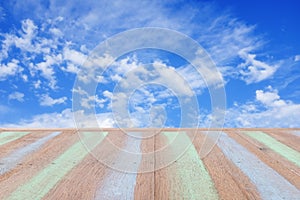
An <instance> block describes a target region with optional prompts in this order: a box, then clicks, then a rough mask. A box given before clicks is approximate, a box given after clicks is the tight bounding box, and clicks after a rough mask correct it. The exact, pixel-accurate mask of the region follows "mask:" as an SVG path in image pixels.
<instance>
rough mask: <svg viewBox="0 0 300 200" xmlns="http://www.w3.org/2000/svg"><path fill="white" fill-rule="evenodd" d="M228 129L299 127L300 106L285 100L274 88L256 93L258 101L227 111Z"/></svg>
mask: <svg viewBox="0 0 300 200" xmlns="http://www.w3.org/2000/svg"><path fill="white" fill-rule="evenodd" d="M226 112H227V116H226V118H227V121H226V126H227V127H299V124H300V118H299V117H298V116H297V115H298V113H299V112H300V104H296V103H293V102H292V101H289V100H283V99H281V98H280V96H279V95H278V91H277V90H275V89H273V88H272V87H270V86H269V87H268V88H267V89H266V90H257V91H256V101H249V102H247V103H246V104H242V105H239V104H236V105H235V106H234V107H232V108H230V109H228V110H227V111H226Z"/></svg>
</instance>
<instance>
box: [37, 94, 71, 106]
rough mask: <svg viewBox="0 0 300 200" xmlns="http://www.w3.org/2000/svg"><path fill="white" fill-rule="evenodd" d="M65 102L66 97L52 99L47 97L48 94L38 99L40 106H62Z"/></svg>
mask: <svg viewBox="0 0 300 200" xmlns="http://www.w3.org/2000/svg"><path fill="white" fill-rule="evenodd" d="M66 101H67V97H60V98H57V99H54V98H52V97H50V96H49V94H44V95H42V96H41V97H40V105H41V106H53V105H56V104H63V103H65V102H66Z"/></svg>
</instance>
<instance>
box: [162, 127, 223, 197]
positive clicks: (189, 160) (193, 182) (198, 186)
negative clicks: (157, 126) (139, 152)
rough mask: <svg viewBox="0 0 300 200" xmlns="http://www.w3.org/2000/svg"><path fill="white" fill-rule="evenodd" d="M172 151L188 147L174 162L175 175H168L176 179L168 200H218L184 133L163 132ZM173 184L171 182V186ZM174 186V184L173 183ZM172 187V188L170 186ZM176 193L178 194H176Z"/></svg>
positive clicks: (202, 165)
mask: <svg viewBox="0 0 300 200" xmlns="http://www.w3.org/2000/svg"><path fill="white" fill-rule="evenodd" d="M163 134H164V135H165V136H166V137H167V138H168V142H169V144H170V145H172V146H171V148H172V149H173V150H174V151H177V150H178V149H180V147H183V148H182V149H184V147H187V146H189V148H188V149H187V150H186V152H185V153H184V154H183V155H182V156H181V157H180V158H179V159H178V160H177V161H176V164H175V163H173V164H175V166H176V173H175V174H168V176H170V177H172V180H174V176H175V179H177V181H176V182H177V185H176V186H175V185H174V187H173V188H172V189H171V190H170V194H169V195H170V199H174V198H178V196H180V197H181V198H182V199H195V200H198V199H207V200H210V199H211V200H215V199H218V193H217V190H216V188H215V186H214V183H213V181H212V179H211V177H210V175H209V173H208V172H207V170H206V168H205V166H204V164H203V162H202V161H201V159H200V157H199V155H198V153H197V150H196V149H195V147H194V145H193V144H192V142H191V140H190V138H189V137H188V136H187V135H186V133H184V132H183V133H178V132H163ZM170 167H172V165H171V166H170ZM172 184H173V183H172V182H171V185H172ZM175 184H176V183H175ZM171 187H172V186H171ZM178 192H179V193H180V194H178Z"/></svg>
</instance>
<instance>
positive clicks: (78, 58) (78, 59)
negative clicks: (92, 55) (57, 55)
mask: <svg viewBox="0 0 300 200" xmlns="http://www.w3.org/2000/svg"><path fill="white" fill-rule="evenodd" d="M63 56H64V59H65V60H69V61H71V62H72V63H73V64H74V65H75V66H80V65H82V64H83V62H84V61H85V60H86V58H87V56H86V55H84V54H83V53H81V52H79V51H76V50H74V49H70V48H68V47H65V48H64V50H63Z"/></svg>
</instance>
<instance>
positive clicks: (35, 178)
mask: <svg viewBox="0 0 300 200" xmlns="http://www.w3.org/2000/svg"><path fill="white" fill-rule="evenodd" d="M299 132H300V129H223V130H221V131H219V130H217V129H216V130H209V131H208V130H207V129H198V130H197V131H195V129H180V130H179V129H163V130H156V129H126V133H124V132H122V131H120V130H118V129H104V130H101V131H99V130H92V129H90V130H84V131H81V132H80V133H79V132H78V131H76V130H73V129H35V130H29V129H23V130H22V129H2V130H1V132H0V188H1V192H0V199H72V200H73V199H289V200H292V199H295V200H299V199H300V145H299V144H300V135H299ZM214 136H218V138H217V139H218V140H217V141H216V142H215V140H214V138H213V137H214ZM208 144H209V145H208ZM211 145H213V146H211ZM204 148H205V149H204ZM206 150H207V151H209V154H208V155H206V156H205V157H203V154H202V153H203V152H204V151H206Z"/></svg>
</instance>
